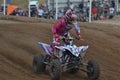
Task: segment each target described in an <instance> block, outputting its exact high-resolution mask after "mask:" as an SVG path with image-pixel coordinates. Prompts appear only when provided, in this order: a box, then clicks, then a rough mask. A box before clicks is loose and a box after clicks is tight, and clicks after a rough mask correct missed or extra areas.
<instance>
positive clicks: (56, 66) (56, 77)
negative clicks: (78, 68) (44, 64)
mask: <svg viewBox="0 0 120 80" xmlns="http://www.w3.org/2000/svg"><path fill="white" fill-rule="evenodd" d="M61 72H62V69H61V63H60V61H59V60H58V59H55V60H53V61H51V65H50V77H51V80H60V77H61Z"/></svg>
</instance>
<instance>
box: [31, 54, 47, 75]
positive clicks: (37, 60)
mask: <svg viewBox="0 0 120 80" xmlns="http://www.w3.org/2000/svg"><path fill="white" fill-rule="evenodd" d="M43 62H44V56H43V55H42V54H37V55H35V56H34V59H33V71H34V72H35V73H41V72H43V71H44V70H45V64H44V63H43Z"/></svg>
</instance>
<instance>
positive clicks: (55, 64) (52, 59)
mask: <svg viewBox="0 0 120 80" xmlns="http://www.w3.org/2000/svg"><path fill="white" fill-rule="evenodd" d="M75 39H76V38H72V37H71V38H69V39H66V41H67V43H65V44H63V45H59V46H55V49H54V51H51V45H48V44H45V43H42V42H38V45H39V46H40V47H41V48H42V49H43V50H44V52H45V55H42V54H36V55H35V56H34V59H33V71H34V72H35V73H42V72H45V71H48V72H49V74H50V77H51V80H60V78H61V75H62V73H63V72H69V73H72V74H75V73H77V72H78V71H79V70H81V71H84V72H86V73H87V75H88V79H89V80H97V79H98V78H99V75H100V68H99V65H98V64H97V62H96V61H95V60H89V61H88V62H87V63H85V53H86V51H87V49H88V48H89V46H79V47H77V46H76V45H75V44H74V40H75ZM64 40H65V39H64Z"/></svg>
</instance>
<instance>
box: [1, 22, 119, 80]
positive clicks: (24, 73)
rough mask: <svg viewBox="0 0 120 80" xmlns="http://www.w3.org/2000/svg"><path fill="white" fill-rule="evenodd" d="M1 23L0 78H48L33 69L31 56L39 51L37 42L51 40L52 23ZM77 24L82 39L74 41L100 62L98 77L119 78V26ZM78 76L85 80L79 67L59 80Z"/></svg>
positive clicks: (88, 56)
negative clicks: (78, 70) (35, 72)
mask: <svg viewBox="0 0 120 80" xmlns="http://www.w3.org/2000/svg"><path fill="white" fill-rule="evenodd" d="M4 23H6V22H5V21H4ZM4 23H0V45H1V46H0V80H33V79H35V80H50V79H49V76H48V75H47V74H39V75H37V74H34V73H33V72H32V60H33V56H34V55H35V54H37V53H42V50H41V49H40V48H39V46H38V45H37V42H39V41H41V42H45V43H50V42H51V40H52V34H51V26H52V24H48V23H18V22H17V23H14V22H11V23H8V24H4ZM80 25H81V33H82V35H83V37H84V39H85V41H84V42H83V43H79V42H77V44H80V45H82V44H85V45H87V44H88V45H89V46H90V48H89V50H88V53H87V59H92V58H94V59H96V61H97V62H98V63H99V65H100V68H101V76H100V80H119V78H120V76H119V75H120V69H119V68H120V63H119V61H120V58H119V56H120V49H119V48H120V26H119V25H107V24H96V23H80ZM72 33H74V31H72ZM42 54H43V53H42ZM79 79H81V80H87V76H86V74H84V73H83V72H81V71H80V72H78V73H77V74H75V75H70V74H66V73H65V74H64V75H63V77H62V80H79Z"/></svg>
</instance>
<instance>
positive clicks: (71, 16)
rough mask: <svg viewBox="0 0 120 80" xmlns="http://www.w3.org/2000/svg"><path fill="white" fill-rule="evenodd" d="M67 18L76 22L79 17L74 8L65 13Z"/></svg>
mask: <svg viewBox="0 0 120 80" xmlns="http://www.w3.org/2000/svg"><path fill="white" fill-rule="evenodd" d="M65 18H66V19H67V21H68V22H70V23H71V22H74V21H75V20H76V19H77V15H75V14H74V12H73V11H72V10H68V11H67V12H66V13H65Z"/></svg>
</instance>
